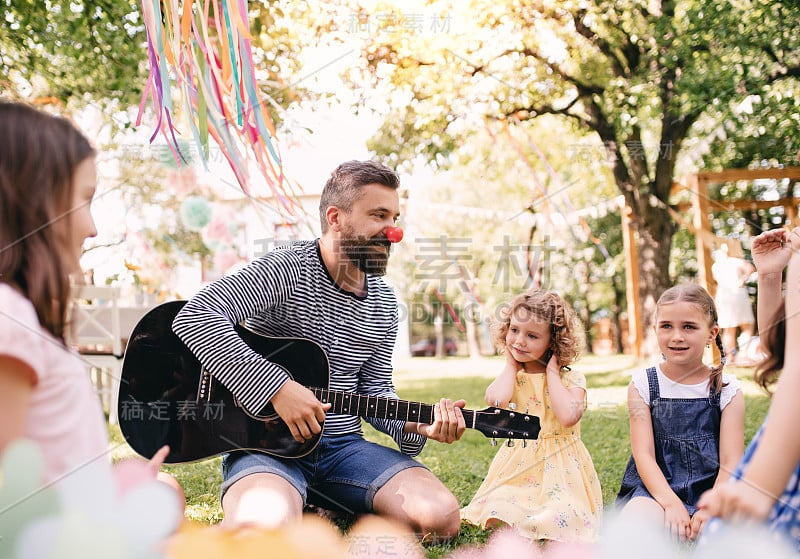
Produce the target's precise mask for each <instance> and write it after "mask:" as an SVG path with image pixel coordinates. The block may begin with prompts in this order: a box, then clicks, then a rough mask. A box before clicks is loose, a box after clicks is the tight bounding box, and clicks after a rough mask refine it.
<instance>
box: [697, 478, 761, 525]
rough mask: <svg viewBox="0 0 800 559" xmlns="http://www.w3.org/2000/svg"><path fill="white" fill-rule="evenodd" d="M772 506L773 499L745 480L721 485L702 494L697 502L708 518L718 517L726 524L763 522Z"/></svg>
mask: <svg viewBox="0 0 800 559" xmlns="http://www.w3.org/2000/svg"><path fill="white" fill-rule="evenodd" d="M774 505H775V498H774V497H772V496H770V495H769V494H767V492H765V491H763V490H761V489H759V488H757V487H755V486H754V485H753V484H752V483H750V482H748V481H746V480H739V481H736V482H734V483H723V484H722V485H720V486H719V487H715V488H714V489H711V490H710V491H706V492H705V493H703V495H702V496H701V497H700V500H699V501H698V502H697V506H698V507H700V509H702V510H703V511H705V512H706V514H707V515H708V516H709V517H711V516H718V517H720V518H722V519H723V520H726V521H728V522H741V521H743V520H754V521H757V522H760V521H764V520H766V519H767V516H769V513H770V511H771V510H772V507H773V506H774Z"/></svg>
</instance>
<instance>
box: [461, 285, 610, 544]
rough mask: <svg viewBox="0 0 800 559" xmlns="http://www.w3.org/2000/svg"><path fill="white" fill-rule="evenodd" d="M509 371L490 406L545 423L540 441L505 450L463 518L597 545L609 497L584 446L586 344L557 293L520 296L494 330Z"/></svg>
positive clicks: (490, 393)
mask: <svg viewBox="0 0 800 559" xmlns="http://www.w3.org/2000/svg"><path fill="white" fill-rule="evenodd" d="M494 334H495V343H496V345H497V347H498V349H499V350H500V351H502V352H505V353H506V367H505V368H504V369H503V371H502V372H501V373H500V375H498V378H497V379H495V380H494V381H493V382H492V384H491V385H490V386H489V387H488V388H487V389H486V396H485V397H486V401H487V403H488V404H490V405H494V406H497V407H503V408H506V409H516V410H519V411H520V412H524V413H530V414H533V415H537V416H539V418H540V420H541V426H542V430H541V432H540V433H539V438H538V439H537V440H535V441H530V442H528V444H527V445H523V444H521V443H520V442H517V443H516V444H515V445H514V446H506V445H504V446H503V447H501V449H500V451H499V452H498V453H497V455H496V456H495V458H494V460H493V461H492V464H491V466H489V472H488V473H487V475H486V479H485V480H484V481H483V483H482V484H481V486H480V488H479V489H478V492H477V494H476V495H475V497H474V498H473V499H472V502H471V503H470V504H469V505H467V506H466V507H465V508H463V509H462V510H461V518H462V519H463V520H465V521H466V522H469V523H470V524H475V525H478V526H481V527H482V528H494V527H500V526H507V525H510V526H513V527H515V528H516V529H517V530H519V531H520V533H522V534H523V535H526V536H527V537H530V538H532V539H537V540H558V541H593V540H595V539H596V538H597V531H598V529H599V526H600V521H601V515H602V507H603V496H602V492H601V490H600V480H599V479H598V477H597V472H596V471H595V469H594V464H593V463H592V458H591V456H589V452H588V451H587V450H586V447H585V446H584V445H583V442H582V441H581V432H580V419H581V416H582V415H583V411H584V409H585V407H586V378H585V377H584V376H583V374H581V373H579V372H577V371H573V370H571V369H570V368H569V367H568V365H570V364H572V363H573V362H574V361H575V360H576V359H577V357H578V354H579V352H580V345H581V339H580V337H579V330H578V328H577V327H576V323H575V318H574V314H573V313H572V310H571V309H570V307H569V306H568V305H567V303H566V302H565V301H564V300H563V299H562V298H561V297H560V296H559V295H558V294H557V293H555V292H552V291H542V290H531V291H528V292H526V293H523V294H522V295H518V296H517V297H515V298H514V299H513V300H512V301H511V303H510V304H509V305H508V306H507V307H506V308H504V309H503V311H502V312H501V316H500V320H499V322H498V323H497V324H495V331H494Z"/></svg>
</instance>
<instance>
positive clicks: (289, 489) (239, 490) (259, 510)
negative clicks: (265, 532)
mask: <svg viewBox="0 0 800 559" xmlns="http://www.w3.org/2000/svg"><path fill="white" fill-rule="evenodd" d="M302 506H303V498H302V496H301V495H300V493H298V491H297V489H295V487H294V486H293V485H292V484H291V483H289V482H288V481H286V480H285V479H283V478H282V477H280V476H277V475H275V474H252V475H249V476H245V477H243V478H242V479H240V480H238V481H236V482H235V483H234V484H233V485H231V486H230V487H229V488H228V490H227V491H226V492H225V494H224V495H223V497H222V511H223V513H224V519H223V524H224V525H227V526H235V525H244V524H247V525H256V526H263V527H270V528H272V527H275V526H279V525H281V524H284V523H286V522H288V521H290V520H293V519H295V518H297V517H299V516H300V514H301V513H302Z"/></svg>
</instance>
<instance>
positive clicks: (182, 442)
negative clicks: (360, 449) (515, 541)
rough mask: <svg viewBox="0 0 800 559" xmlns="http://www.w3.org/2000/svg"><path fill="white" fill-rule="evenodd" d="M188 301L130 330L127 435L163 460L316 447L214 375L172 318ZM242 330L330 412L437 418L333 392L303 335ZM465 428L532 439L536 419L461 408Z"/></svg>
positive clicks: (318, 352) (123, 390) (123, 413)
mask: <svg viewBox="0 0 800 559" xmlns="http://www.w3.org/2000/svg"><path fill="white" fill-rule="evenodd" d="M184 304H185V301H171V302H168V303H163V304H161V305H159V306H157V307H155V308H153V309H151V310H150V311H149V312H148V313H147V314H146V315H145V316H143V317H142V318H141V320H140V321H139V322H138V324H137V325H136V327H135V328H134V329H133V332H132V333H131V336H130V339H129V341H128V346H127V348H126V351H125V359H124V361H123V364H122V378H121V381H120V390H119V403H118V409H117V413H118V418H119V426H120V429H121V431H122V435H123V436H124V437H125V440H126V441H127V442H128V444H130V446H131V447H132V448H133V449H134V450H135V451H136V452H137V453H139V454H140V455H142V456H144V457H145V458H150V457H152V456H153V455H154V454H155V452H156V451H157V450H158V449H159V448H161V447H162V446H163V445H165V444H166V445H169V447H170V453H169V456H167V458H166V460H165V462H167V463H179V462H191V461H194V460H201V459H204V458H209V457H212V456H215V455H217V454H221V453H225V452H230V451H234V450H250V451H257V452H266V453H268V454H272V455H274V456H278V457H284V458H299V457H301V456H304V455H306V454H308V453H309V452H311V451H312V450H313V449H314V448H315V447H316V446H317V443H318V442H319V438H320V435H317V436H316V437H314V438H312V439H310V440H307V441H305V442H302V443H301V442H298V441H296V440H295V439H294V438H293V437H292V435H291V433H290V431H289V428H288V426H287V425H286V424H285V423H284V422H283V421H282V420H281V418H280V417H279V416H278V415H277V414H276V413H275V411H274V409H272V406H270V405H267V406H266V407H265V408H264V409H263V410H262V411H261V412H260V413H258V414H255V415H253V414H250V413H248V412H247V411H246V410H245V409H244V408H242V407H241V406H240V405H239V403H238V401H237V399H236V397H235V396H234V395H233V394H232V393H231V392H230V391H229V390H228V389H227V388H226V387H225V386H223V385H222V383H220V382H219V381H218V380H217V379H215V378H214V377H213V375H211V374H209V373H208V372H207V371H205V370H204V369H203V367H202V366H201V365H200V362H199V361H198V360H197V358H196V357H195V356H194V354H193V353H192V352H191V351H190V350H189V348H187V347H186V346H185V345H184V343H183V342H182V341H181V340H180V339H179V338H178V337H177V336H176V335H175V334H174V333H173V331H172V321H173V319H174V318H175V316H176V315H177V314H178V311H180V309H181V307H183V305H184ZM235 329H236V332H237V333H238V335H239V336H240V337H241V338H242V339H243V340H244V341H245V343H247V345H249V346H250V347H251V348H252V349H253V350H254V351H256V352H258V353H259V354H261V355H262V356H264V358H266V359H269V360H270V361H272V362H274V363H277V364H278V365H280V366H281V367H283V368H284V369H285V370H286V371H287V373H288V374H289V375H290V376H291V377H292V379H293V380H295V381H297V382H299V383H300V384H302V385H304V386H306V387H307V388H308V389H309V390H311V391H312V392H313V393H314V395H315V396H316V397H317V398H318V399H319V400H320V401H321V402H323V403H327V402H330V403H331V404H332V405H331V409H330V411H331V412H334V413H339V414H347V415H356V416H359V417H376V418H388V419H402V420H407V421H418V422H422V423H429V424H430V423H433V406H431V405H428V404H422V403H418V402H408V401H405V400H398V399H395V398H384V397H377V396H366V395H360V394H355V393H349V392H343V391H339V390H330V389H329V388H328V380H329V375H330V369H329V365H328V357H327V355H326V354H325V351H324V350H323V349H322V348H321V347H320V346H319V345H318V344H317V343H315V342H313V341H311V340H307V339H302V338H271V337H267V336H262V335H260V334H257V333H255V332H253V331H251V330H249V329H247V328H245V327H243V326H239V325H237V326H236V327H235ZM462 413H463V415H464V419H465V420H466V423H467V427H469V428H472V429H477V430H478V431H480V432H481V433H483V434H484V435H486V436H487V437H492V438H493V439H497V438H502V439H509V440H510V439H535V438H537V437H538V435H539V430H540V423H539V418H538V417H536V416H534V415H527V414H522V413H516V412H514V411H509V410H503V409H500V408H497V407H489V408H486V409H483V410H480V411H473V410H467V409H464V410H462Z"/></svg>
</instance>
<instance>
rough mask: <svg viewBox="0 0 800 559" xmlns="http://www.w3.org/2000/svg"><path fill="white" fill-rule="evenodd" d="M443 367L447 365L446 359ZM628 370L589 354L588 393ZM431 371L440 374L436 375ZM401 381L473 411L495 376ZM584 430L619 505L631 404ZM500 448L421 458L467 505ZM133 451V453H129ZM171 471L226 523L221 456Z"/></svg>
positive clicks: (475, 443) (623, 381)
mask: <svg viewBox="0 0 800 559" xmlns="http://www.w3.org/2000/svg"><path fill="white" fill-rule="evenodd" d="M453 361H456V360H453ZM430 363H431V364H432V365H436V364H437V362H436V361H435V360H431V361H430ZM498 364H499V362H498ZM439 365H440V366H441V362H439ZM451 366H452V364H451ZM630 366H631V361H630V359H627V360H626V359H623V357H622V356H621V357H607V358H598V357H590V358H587V359H585V360H584V361H582V362H581V370H586V371H587V374H586V378H587V384H588V387H589V388H590V389H593V388H609V387H624V386H626V385H627V384H628V381H629V376H628V374H627V373H625V371H626V370H628V369H629V368H630ZM584 367H585V369H584ZM498 368H499V366H498ZM730 372H733V373H734V374H736V376H737V377H739V378H740V379H741V380H742V381H743V382H749V379H750V378H751V376H752V369H734V368H731V369H730ZM431 374H432V376H433V375H434V373H431ZM488 374H491V372H489V373H488ZM403 376H404V375H403V371H402V370H400V371H398V374H397V380H396V387H397V390H398V393H399V394H400V397H401V398H403V399H406V400H413V401H421V402H428V403H432V402H435V401H436V400H438V399H439V398H440V397H441V396H443V395H444V396H447V397H459V398H464V399H466V400H467V407H469V408H471V409H480V408H483V407H484V405H483V392H484V390H485V388H486V385H487V383H488V382H490V378H491V377H476V376H470V377H449V378H446V379H441V378H431V379H422V380H420V379H419V378H414V379H413V380H411V379H409V380H407V381H404V380H403ZM745 401H746V407H747V412H746V417H745V442H749V440H750V439H751V438H752V436H753V435H754V434H755V431H756V430H757V429H758V427H759V425H760V424H761V421H762V420H763V418H764V415H765V414H766V411H767V408H768V406H769V400H768V398H767V397H766V396H746V397H745ZM581 431H582V436H583V441H584V444H585V445H586V447H587V449H588V450H589V453H590V454H591V456H592V460H593V461H594V465H595V469H596V470H597V474H598V476H599V478H600V484H601V486H602V489H603V501H604V503H605V504H606V505H607V506H610V505H612V504H613V502H614V498H615V496H616V492H617V489H618V488H619V484H620V481H621V479H622V474H623V471H624V469H625V465H626V463H627V461H628V457H629V455H630V444H629V432H628V417H627V410H626V407H625V405H623V404H620V405H618V406H616V407H613V406H609V405H604V406H602V407H601V408H597V407H595V408H592V406H591V402H590V409H589V410H588V411H587V412H586V414H585V415H584V417H583V419H582V421H581ZM110 434H111V438H112V441H113V442H117V443H122V442H124V441H123V440H122V437H121V435H120V433H119V429H117V428H111V430H110ZM365 434H366V436H367V438H368V439H370V440H373V441H376V442H381V443H384V444H387V445H390V446H391V445H393V444H394V443H393V442H392V441H391V440H390V439H389V438H388V437H387V436H385V435H383V434H382V433H377V432H376V431H375V430H374V429H372V428H371V427H369V426H365ZM496 451H497V448H496V447H492V446H491V444H490V441H489V439H487V438H486V437H484V436H483V435H482V434H481V433H479V432H478V431H474V430H471V429H468V430H467V433H466V434H465V435H464V436H463V437H462V439H461V440H460V441H459V442H457V443H455V444H452V445H445V444H439V443H436V442H430V443H428V444H427V445H426V446H425V449H424V450H423V452H422V454H421V455H420V456H419V459H420V460H421V461H422V462H423V463H424V464H425V465H426V466H428V467H429V468H430V469H431V470H432V471H433V472H434V473H435V474H436V475H437V476H438V477H439V478H440V479H441V480H442V481H443V482H444V483H445V485H447V487H448V488H449V489H450V490H451V491H452V492H453V493H454V494H455V496H456V497H457V498H458V500H459V503H460V504H461V505H462V506H463V505H466V504H467V503H468V502H469V501H470V499H471V498H472V496H473V495H474V494H475V492H476V491H477V489H478V486H479V485H480V483H481V481H482V480H483V477H484V475H485V474H486V471H487V470H488V468H489V463H490V462H491V460H492V458H493V457H494V454H495V453H496ZM131 452H132V451H130V450H129V449H128V451H127V453H128V454H129V453H131ZM125 454H126V452H118V453H116V456H117V457H120V456H123V455H125ZM165 470H167V471H168V472H170V473H171V474H172V475H174V476H175V477H176V478H177V479H178V481H179V482H180V484H181V486H182V487H183V488H184V491H185V493H186V499H187V506H186V517H187V518H188V519H190V520H194V521H197V522H202V523H208V524H214V523H217V522H219V521H220V520H221V518H222V510H221V508H220V505H219V487H220V484H221V482H222V477H221V474H220V459H219V458H215V459H211V460H206V461H204V462H197V463H192V464H182V465H176V466H166V467H165ZM347 526H348V524H347V523H341V524H340V527H342V529H344V530H346V529H347ZM488 535H489V533H488V532H486V531H484V530H480V529H478V528H475V527H471V526H467V525H464V526H463V527H462V530H461V533H459V535H458V537H457V538H456V539H455V540H453V541H452V542H450V543H448V544H445V545H426V551H427V553H428V557H430V558H437V557H443V556H445V555H447V554H448V553H450V552H451V551H452V550H453V549H455V548H457V547H461V546H464V545H475V544H481V543H484V542H485V541H486V539H487V538H488Z"/></svg>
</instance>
